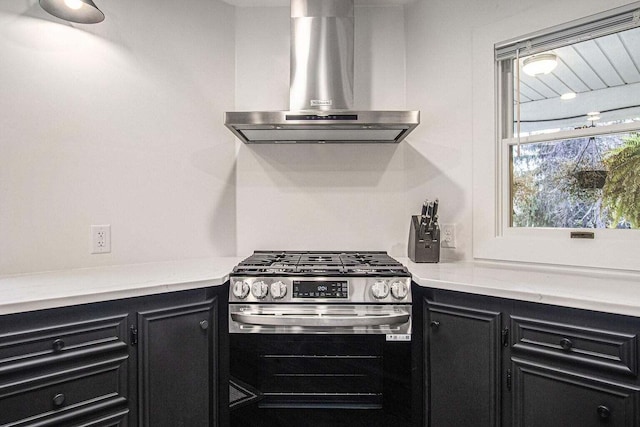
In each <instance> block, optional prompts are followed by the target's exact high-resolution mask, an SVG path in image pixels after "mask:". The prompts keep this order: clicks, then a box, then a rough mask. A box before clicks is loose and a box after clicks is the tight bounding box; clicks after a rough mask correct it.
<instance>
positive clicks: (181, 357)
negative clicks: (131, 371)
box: [138, 301, 216, 427]
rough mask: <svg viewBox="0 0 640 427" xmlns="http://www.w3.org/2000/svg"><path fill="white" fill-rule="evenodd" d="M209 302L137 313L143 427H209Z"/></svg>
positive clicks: (211, 325)
mask: <svg viewBox="0 0 640 427" xmlns="http://www.w3.org/2000/svg"><path fill="white" fill-rule="evenodd" d="M214 322H215V316H214V310H213V305H212V303H211V301H207V302H204V303H198V304H191V305H186V306H178V307H168V308H163V309H160V310H152V311H145V312H141V313H138V336H139V338H138V340H139V344H138V396H139V400H140V404H139V405H138V408H139V411H140V414H139V419H140V423H139V425H140V426H145V427H164V426H166V427H180V426H185V427H189V426H207V425H209V420H210V416H211V411H212V410H213V409H214V406H213V405H212V404H213V402H212V399H211V396H210V392H209V384H212V383H213V381H214V380H215V378H214V376H213V374H214V370H213V364H212V363H211V362H210V360H213V353H214V350H216V349H214V348H213V347H210V335H211V331H212V330H215V327H214V326H215V325H214Z"/></svg>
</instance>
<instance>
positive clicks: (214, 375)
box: [0, 288, 222, 427]
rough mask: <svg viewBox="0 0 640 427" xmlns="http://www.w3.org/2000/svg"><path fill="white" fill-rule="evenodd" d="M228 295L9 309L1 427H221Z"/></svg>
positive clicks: (0, 356)
mask: <svg viewBox="0 0 640 427" xmlns="http://www.w3.org/2000/svg"><path fill="white" fill-rule="evenodd" d="M219 292H222V291H221V290H219V289H214V288H208V289H196V290H190V291H181V292H173V293H166V294H160V295H153V296H146V297H139V298H129V299H122V300H117V301H107V302H100V303H92V304H84V305H77V306H70V307H64V308H56V309H49V310H39V311H34V312H28V313H19V314H12V315H5V316H0V427H5V426H7V427H8V426H11V427H36V426H38V427H45V426H52V427H53V426H55V427H79V426H82V427H89V426H91V427H102V426H104V427H107V426H121V427H125V426H126V427H129V426H138V425H139V426H151V427H163V426H170V427H179V426H185V427H186V426H189V427H191V426H198V427H205V426H217V425H218V424H217V422H218V401H219V397H218V394H219V388H218V383H219V377H218V375H219V369H218V341H217V340H218V333H217V332H218V305H217V294H218V293H219Z"/></svg>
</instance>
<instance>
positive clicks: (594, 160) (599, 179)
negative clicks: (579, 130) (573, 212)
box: [571, 137, 607, 190]
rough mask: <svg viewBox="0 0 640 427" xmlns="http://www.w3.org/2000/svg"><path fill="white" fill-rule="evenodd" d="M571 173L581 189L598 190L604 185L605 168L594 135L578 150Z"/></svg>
mask: <svg viewBox="0 0 640 427" xmlns="http://www.w3.org/2000/svg"><path fill="white" fill-rule="evenodd" d="M571 175H572V177H573V179H574V180H575V184H576V186H577V187H578V188H581V189H583V190H599V189H602V188H603V187H604V183H605V181H606V180H607V170H606V169H605V167H604V163H603V162H602V155H601V154H600V150H598V146H597V145H596V139H595V138H594V137H591V138H589V140H588V141H587V143H586V144H585V145H584V147H583V148H582V150H581V151H580V153H579V155H578V159H577V161H576V164H575V167H574V169H573V171H572V172H571Z"/></svg>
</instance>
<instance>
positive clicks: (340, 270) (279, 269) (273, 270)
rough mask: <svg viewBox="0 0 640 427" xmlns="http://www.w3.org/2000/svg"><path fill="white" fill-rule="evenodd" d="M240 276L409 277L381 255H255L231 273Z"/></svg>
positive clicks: (347, 253) (365, 253)
mask: <svg viewBox="0 0 640 427" xmlns="http://www.w3.org/2000/svg"><path fill="white" fill-rule="evenodd" d="M232 275H242V276H289V275H292V276H332V277H335V276H399V277H407V276H409V275H410V274H409V271H408V270H407V268H406V267H405V266H403V265H402V264H400V263H399V262H398V261H396V260H395V259H393V258H391V257H390V256H389V255H387V253H386V252H382V251H365V252H332V251H255V252H254V253H253V255H251V256H250V257H248V258H247V259H245V260H244V261H242V262H241V263H240V264H238V265H237V266H236V267H235V268H234V269H233V273H232Z"/></svg>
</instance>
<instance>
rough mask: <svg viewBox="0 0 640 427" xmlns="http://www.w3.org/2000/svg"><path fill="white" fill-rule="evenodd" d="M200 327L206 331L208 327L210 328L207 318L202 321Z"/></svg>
mask: <svg viewBox="0 0 640 427" xmlns="http://www.w3.org/2000/svg"><path fill="white" fill-rule="evenodd" d="M200 327H201V328H202V330H203V331H206V330H207V329H209V322H208V321H206V320H203V321H202V322H200Z"/></svg>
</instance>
